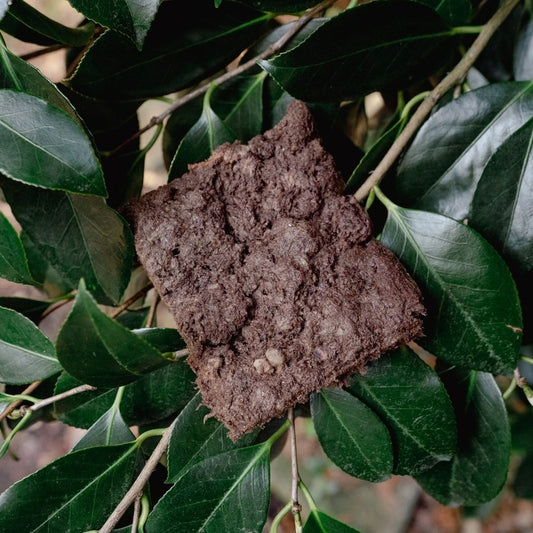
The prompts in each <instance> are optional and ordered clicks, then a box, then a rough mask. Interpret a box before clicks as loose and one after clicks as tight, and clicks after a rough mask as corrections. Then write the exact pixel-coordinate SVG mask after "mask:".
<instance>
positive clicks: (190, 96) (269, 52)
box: [107, 0, 336, 157]
mask: <svg viewBox="0 0 533 533" xmlns="http://www.w3.org/2000/svg"><path fill="white" fill-rule="evenodd" d="M335 1H336V0H324V1H323V2H320V4H317V5H316V6H315V7H313V8H311V9H309V10H308V11H306V12H305V13H304V14H303V15H302V16H301V17H300V18H299V19H298V20H297V21H296V22H294V23H293V26H291V27H290V28H289V29H288V30H287V31H286V32H285V33H284V34H283V35H282V36H281V37H280V38H279V39H278V40H277V41H276V42H275V43H272V44H271V45H270V46H269V47H268V48H266V49H265V50H263V52H261V53H260V54H258V55H257V56H255V57H254V58H252V59H250V60H248V61H246V62H245V63H243V64H242V65H239V66H238V67H237V68H235V69H233V70H231V71H229V72H225V73H224V74H222V75H220V76H218V77H217V78H214V79H213V80H211V83H207V84H205V85H202V86H201V87H198V88H197V89H194V90H193V91H191V92H189V93H187V94H186V95H185V96H184V97H183V98H180V99H179V100H176V101H175V102H174V103H173V104H172V105H170V106H169V107H168V108H167V109H165V111H163V113H161V114H160V115H157V116H156V117H152V118H151V120H150V122H149V123H148V124H147V125H146V126H144V127H142V128H141V129H140V130H138V131H137V132H135V134H134V135H132V136H131V137H129V138H128V139H126V140H125V141H124V142H123V143H121V144H119V145H118V146H117V147H116V148H114V149H113V150H111V151H110V152H109V153H108V154H107V156H108V157H110V156H112V155H115V154H116V153H117V152H120V150H122V148H124V147H125V146H126V145H128V144H129V143H130V142H133V141H134V140H135V139H137V138H138V137H140V136H141V135H142V134H143V133H144V132H146V131H148V130H149V129H151V128H153V127H154V126H157V125H158V124H161V123H162V122H163V121H164V120H165V118H167V117H168V116H169V115H171V114H172V113H173V112H174V111H176V110H177V109H179V108H180V107H182V106H184V105H185V104H186V103H188V102H190V101H191V100H194V99H195V98H197V97H198V96H201V95H202V94H204V93H206V92H207V90H208V89H209V86H210V85H211V84H212V83H215V84H217V85H221V84H223V83H225V82H227V81H229V80H231V79H233V78H235V77H237V76H238V75H239V74H242V73H243V72H246V71H247V70H249V69H251V68H252V67H254V66H255V64H256V63H257V62H258V61H260V60H261V59H267V58H268V57H271V56H273V55H274V54H277V53H278V52H279V51H280V50H281V49H282V48H283V47H284V46H285V45H286V44H287V43H288V42H289V41H290V39H292V38H293V37H294V36H295V35H296V34H297V33H298V32H299V31H300V30H301V29H302V28H303V27H304V26H305V25H306V24H307V23H308V22H309V21H310V20H311V19H312V18H313V17H314V16H315V15H316V14H318V13H320V12H321V11H323V10H324V9H326V8H327V7H329V6H330V5H331V4H333V3H334V2H335Z"/></svg>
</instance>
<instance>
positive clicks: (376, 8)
mask: <svg viewBox="0 0 533 533" xmlns="http://www.w3.org/2000/svg"><path fill="white" fill-rule="evenodd" d="M449 35H450V32H449V30H448V28H447V27H446V25H445V24H444V22H443V21H442V19H441V18H440V17H439V15H438V14H437V13H436V12H435V11H434V10H433V9H430V8H428V7H426V6H424V5H422V4H418V3H415V2H408V1H404V0H389V1H386V2H384V1H382V2H379V1H376V2H369V3H367V4H362V5H360V6H357V7H355V8H353V9H348V10H346V11H344V12H342V13H341V14H339V15H337V16H336V17H334V18H332V19H330V20H329V21H327V22H326V23H324V24H323V25H322V26H320V27H319V28H318V29H317V30H316V31H315V32H314V33H313V34H312V35H311V36H310V37H309V38H308V39H306V40H305V41H303V42H302V43H301V44H300V45H299V46H297V47H296V48H293V49H292V50H290V51H288V52H285V53H282V54H280V55H278V56H277V57H275V58H274V59H271V60H268V61H261V62H260V65H261V66H262V67H263V68H264V69H265V70H266V71H267V72H269V73H270V74H271V75H272V76H273V77H274V78H275V79H276V80H277V81H278V83H279V84H280V85H281V86H282V87H283V88H284V89H285V90H286V91H288V92H289V93H290V94H292V95H293V96H294V97H296V98H300V99H302V100H306V101H312V102H316V101H340V100H343V99H350V98H354V97H356V96H362V95H365V94H368V93H370V92H372V91H377V90H381V89H385V88H387V87H390V86H394V87H398V86H399V85H401V84H408V83H412V82H413V81H415V80H416V79H419V78H422V77H424V76H426V75H428V74H430V73H431V72H433V71H435V70H436V69H437V68H438V67H439V66H441V65H443V64H444V63H445V61H446V59H447V56H446V53H444V52H443V50H444V49H443V45H445V44H446V43H448V42H449ZM339 36H342V39H341V38H339Z"/></svg>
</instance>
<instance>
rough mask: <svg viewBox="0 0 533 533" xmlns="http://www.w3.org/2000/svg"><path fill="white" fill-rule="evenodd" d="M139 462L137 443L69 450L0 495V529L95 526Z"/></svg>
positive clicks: (118, 497)
mask: <svg viewBox="0 0 533 533" xmlns="http://www.w3.org/2000/svg"><path fill="white" fill-rule="evenodd" d="M137 462H138V447H137V445H135V444H133V445H132V444H123V445H121V446H99V447H95V448H87V449H84V450H79V451H76V452H73V453H69V454H67V455H65V456H63V457H61V458H59V459H57V460H56V461H54V462H52V463H50V464H48V465H47V466H45V467H44V468H42V469H41V470H39V471H37V472H36V473H34V474H32V475H30V476H28V477H26V478H24V479H23V480H21V481H19V482H18V483H15V484H14V485H12V486H11V487H9V488H8V489H7V490H6V491H5V492H3V493H2V494H1V495H0V530H1V531H17V532H18V533H30V532H38V531H39V532H44V531H88V530H93V529H98V528H99V527H100V526H101V525H103V523H104V522H105V520H106V519H107V517H108V516H109V515H110V514H111V512H112V511H113V509H114V508H115V507H116V506H117V505H118V503H119V502H120V500H121V499H122V497H123V495H124V494H125V493H126V491H127V490H128V489H129V487H130V485H131V483H132V482H133V480H134V478H135V472H136V464H137ZM103 495H105V497H103ZM28 509H31V512H28Z"/></svg>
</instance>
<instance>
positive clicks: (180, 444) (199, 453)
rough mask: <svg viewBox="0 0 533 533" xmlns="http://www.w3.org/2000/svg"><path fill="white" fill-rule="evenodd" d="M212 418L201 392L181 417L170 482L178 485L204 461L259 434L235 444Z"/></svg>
mask: <svg viewBox="0 0 533 533" xmlns="http://www.w3.org/2000/svg"><path fill="white" fill-rule="evenodd" d="M208 415H209V409H207V407H205V406H203V405H202V397H201V395H200V393H199V392H197V393H196V394H195V395H194V397H193V398H192V399H191V401H190V402H189V403H188V404H187V406H186V407H185V409H183V411H182V412H181V413H180V414H179V416H178V420H177V422H176V425H175V426H174V429H173V431H172V437H171V439H170V443H169V446H168V454H167V462H168V467H167V468H168V478H167V482H168V483H175V482H176V481H178V480H179V479H180V478H181V477H182V476H183V475H184V474H185V472H187V471H188V470H189V469H190V468H191V467H192V466H193V465H195V464H197V463H200V462H201V461H203V460H204V459H207V458H209V457H212V456H214V455H219V454H221V453H224V452H227V451H230V450H233V449H235V448H240V447H242V446H247V445H249V444H251V443H252V442H253V440H254V438H255V436H256V434H255V433H249V434H248V435H245V436H244V437H243V438H242V439H240V440H239V441H237V442H233V441H232V440H231V439H230V438H229V437H228V430H227V429H226V427H225V426H224V425H223V424H222V423H221V422H219V421H218V420H216V419H215V418H207V417H208Z"/></svg>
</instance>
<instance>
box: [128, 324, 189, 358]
mask: <svg viewBox="0 0 533 533" xmlns="http://www.w3.org/2000/svg"><path fill="white" fill-rule="evenodd" d="M133 333H135V335H137V336H138V337H140V338H141V339H143V340H145V341H146V342H148V343H149V344H151V345H152V346H153V347H154V348H155V349H156V350H158V351H159V352H161V353H166V352H175V351H177V350H182V349H184V348H186V347H187V345H186V344H185V341H184V340H183V339H182V338H181V336H180V334H179V333H178V330H176V329H173V328H142V329H135V330H133Z"/></svg>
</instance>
